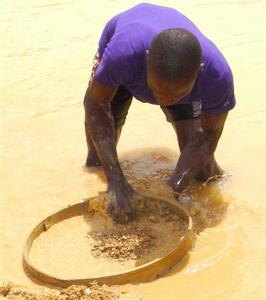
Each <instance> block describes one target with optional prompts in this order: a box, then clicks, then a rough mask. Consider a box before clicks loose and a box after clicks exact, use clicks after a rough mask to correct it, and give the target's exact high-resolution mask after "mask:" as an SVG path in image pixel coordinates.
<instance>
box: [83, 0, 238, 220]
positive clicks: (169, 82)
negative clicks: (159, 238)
mask: <svg viewBox="0 0 266 300" xmlns="http://www.w3.org/2000/svg"><path fill="white" fill-rule="evenodd" d="M133 96H134V98H136V99H137V100H140V101H142V102H149V103H151V104H157V105H160V107H161V109H162V111H163V112H164V113H165V115H166V119H167V121H169V122H171V123H172V125H173V127H174V130H175V132H176V134H177V138H178V144H179V148H180V152H181V154H180V157H179V159H178V162H177V165H176V169H175V171H174V173H173V175H172V178H171V180H170V183H169V184H171V186H172V187H173V189H174V190H175V191H176V192H179V193H181V192H182V191H183V190H184V189H185V188H186V187H187V185H188V184H189V182H190V180H191V179H192V178H197V179H199V180H206V179H207V178H209V177H211V176H214V175H219V174H222V170H221V169H220V167H219V166H218V164H217V163H216V161H215V158H214V151H215V149H216V146H217V143H218V140H219V138H220V136H221V134H222V130H223V127H224V123H225V120H226V117H227V114H228V111H229V110H231V109H232V108H233V107H234V105H235V97H234V87H233V77H232V73H231V70H230V68H229V66H228V64H227V62H226V60H225V58H224V57H223V56H222V54H221V53H220V51H219V50H218V49H217V47H216V46H215V45H214V44H213V43H212V42H211V41H210V40H209V39H207V38H206V37H205V36H204V35H203V34H202V33H201V32H200V31H199V29H198V28H197V27H196V26H195V25H194V24H193V23H192V22H191V21H190V20H189V19H188V18H186V17H185V16H183V15H182V14H180V13H179V12H177V11H176V10H174V9H171V8H167V7H162V6H157V5H152V4H139V5H137V6H135V7H133V8H131V9H129V10H127V11H125V12H122V13H120V14H119V15H117V16H115V17H113V18H112V19H111V20H110V21H109V22H108V23H107V24H106V26H105V28H104V31H103V33H102V36H101V38H100V41H99V50H98V53H97V55H96V56H95V61H94V68H93V72H92V76H91V80H90V83H89V86H88V89H87V91H86V95H85V99H84V107H85V131H86V139H87V145H88V157H87V161H86V166H87V167H92V166H102V167H103V169H104V172H105V175H106V179H107V182H108V191H109V193H110V194H111V196H112V200H111V204H110V207H109V211H110V213H111V214H112V215H113V217H114V219H115V220H116V221H117V222H121V221H122V217H121V216H122V215H123V214H125V215H126V216H127V217H128V218H129V219H130V218H132V217H133V209H132V206H131V202H130V199H131V198H132V196H133V194H134V191H133V189H132V187H131V186H130V185H129V183H128V182H127V180H126V178H125V176H124V174H123V172H122V170H121V167H120V164H119V161H118V157H117V151H116V144H117V142H118V139H119V136H120V133H121V129H122V126H123V124H124V122H125V119H126V115H127V112H128V109H129V106H130V104H131V101H132V97H133Z"/></svg>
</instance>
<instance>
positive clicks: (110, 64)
mask: <svg viewBox="0 0 266 300" xmlns="http://www.w3.org/2000/svg"><path fill="white" fill-rule="evenodd" d="M169 28H183V29H186V30H188V31H190V32H191V33H193V34H194V35H195V36H196V37H197V39H198V41H199V43H200V45H201V48H202V64H203V66H202V67H201V70H200V72H199V74H198V77H197V79H196V82H195V84H194V87H193V89H192V91H191V92H190V93H189V94H188V95H187V96H186V97H184V98H182V99H181V100H179V101H177V103H176V104H179V103H180V104H181V103H192V102H200V104H201V108H202V111H203V112H206V113H210V114H220V113H223V112H226V111H229V110H230V109H232V108H233V107H234V106H235V96H234V85H233V76H232V72H231V70H230V67H229V65H228V63H227V62H226V60H225V58H224V57H223V55H222V54H221V52H220V51H219V49H218V48H217V47H216V46H215V45H214V44H213V43H212V42H211V41H210V40H209V39H208V38H206V37H205V36H204V35H203V34H202V33H201V32H200V31H199V29H198V28H197V27H196V26H195V25H194V24H193V23H192V22H191V21H190V20H189V19H188V18H186V17H185V16H184V15H182V14H181V13H179V12H178V11H176V10H175V9H172V8H168V7H163V6H157V5H153V4H147V3H143V4H139V5H137V6H135V7H133V8H131V9H129V10H127V11H125V12H122V13H120V14H119V15H117V16H115V17H113V18H112V19H111V20H110V21H109V22H108V23H107V24H106V26H105V28H104V30H103V33H102V35H101V38H100V41H99V56H100V64H99V66H98V68H97V70H96V73H95V76H96V79H97V80H98V81H99V82H100V83H102V84H104V85H107V86H120V85H123V86H125V87H126V88H127V89H128V90H129V91H130V92H131V93H132V95H133V96H134V97H135V98H136V99H138V100H140V101H142V102H149V103H151V104H158V103H157V102H156V99H155V97H154V95H153V93H152V91H151V90H150V88H149V87H148V84H147V70H146V50H147V49H149V48H150V45H151V43H152V41H153V39H154V38H155V37H156V36H157V35H158V34H159V33H160V32H161V31H163V30H165V29H169Z"/></svg>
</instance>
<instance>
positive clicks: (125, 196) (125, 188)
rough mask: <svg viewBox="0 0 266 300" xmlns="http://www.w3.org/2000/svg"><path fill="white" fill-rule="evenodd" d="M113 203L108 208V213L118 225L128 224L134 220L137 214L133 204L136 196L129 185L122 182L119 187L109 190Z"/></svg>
mask: <svg viewBox="0 0 266 300" xmlns="http://www.w3.org/2000/svg"><path fill="white" fill-rule="evenodd" d="M108 193H109V194H110V196H111V201H110V203H109V206H108V208H107V211H108V213H109V214H110V215H111V216H112V217H113V218H114V220H115V221H116V222H117V223H126V222H127V221H130V220H132V219H133V218H134V216H135V212H134V209H133V207H132V204H131V199H132V197H133V195H134V193H135V192H134V190H133V188H132V187H131V186H130V185H129V184H128V183H127V181H124V182H122V184H119V186H115V187H112V188H109V189H108Z"/></svg>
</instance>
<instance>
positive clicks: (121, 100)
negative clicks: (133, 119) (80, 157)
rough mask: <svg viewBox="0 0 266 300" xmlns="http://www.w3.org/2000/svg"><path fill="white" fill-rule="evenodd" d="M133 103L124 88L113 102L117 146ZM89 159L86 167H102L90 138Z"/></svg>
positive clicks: (88, 143)
mask: <svg viewBox="0 0 266 300" xmlns="http://www.w3.org/2000/svg"><path fill="white" fill-rule="evenodd" d="M131 102H132V95H131V94H130V92H129V91H128V90H127V89H126V88H125V87H123V86H120V87H119V88H118V90H117V92H116V94H115V96H114V98H113V100H112V102H111V111H112V114H113V118H114V125H115V140H116V145H117V143H118V140H119V137H120V134H121V131H122V127H123V125H124V124H125V120H126V117H127V113H128V110H129V107H130V105H131ZM87 146H88V149H89V150H88V157H87V161H86V167H98V166H101V162H100V159H99V157H98V154H97V151H96V149H95V147H94V145H93V143H92V140H91V138H90V137H87Z"/></svg>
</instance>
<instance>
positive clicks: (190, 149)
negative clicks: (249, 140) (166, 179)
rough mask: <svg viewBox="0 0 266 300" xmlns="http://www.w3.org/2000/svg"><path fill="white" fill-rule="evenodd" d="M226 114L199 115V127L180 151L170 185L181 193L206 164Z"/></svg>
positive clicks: (212, 152)
mask: <svg viewBox="0 0 266 300" xmlns="http://www.w3.org/2000/svg"><path fill="white" fill-rule="evenodd" d="M227 115H228V112H225V113H222V114H216V115H214V114H213V115H212V114H208V113H204V112H203V113H202V114H201V127H200V128H199V129H198V130H197V131H196V133H195V134H194V135H193V136H192V138H191V139H190V141H189V142H188V143H187V145H186V146H185V147H184V149H183V150H182V152H181V154H180V157H179V160H178V162H177V165H176V169H175V172H174V174H173V176H172V180H171V183H172V185H173V189H174V190H175V191H176V192H179V193H181V192H182V191H183V190H184V189H185V188H186V187H187V186H188V184H189V182H190V180H191V179H192V178H193V177H194V176H195V175H196V174H197V173H198V172H199V171H200V170H201V169H202V168H203V167H204V166H205V165H206V164H207V163H208V161H209V159H210V158H211V157H212V155H213V154H214V151H215V149H216V146H217V144H218V141H219V139H220V136H221V134H222V131H223V128H224V124H225V120H226V118H227Z"/></svg>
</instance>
